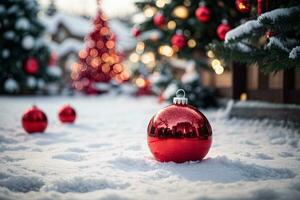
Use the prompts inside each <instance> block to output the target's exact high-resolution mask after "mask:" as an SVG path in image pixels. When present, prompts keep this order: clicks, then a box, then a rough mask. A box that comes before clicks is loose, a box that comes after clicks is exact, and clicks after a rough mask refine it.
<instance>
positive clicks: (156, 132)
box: [147, 89, 212, 163]
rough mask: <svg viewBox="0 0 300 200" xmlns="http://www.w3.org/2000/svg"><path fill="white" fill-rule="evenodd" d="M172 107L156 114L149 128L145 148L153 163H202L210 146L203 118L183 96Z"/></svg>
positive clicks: (210, 133) (176, 98)
mask: <svg viewBox="0 0 300 200" xmlns="http://www.w3.org/2000/svg"><path fill="white" fill-rule="evenodd" d="M180 91H183V90H182V89H181V90H178V91H177V93H176V97H175V98H174V99H173V105H170V106H167V107H166V108H164V109H162V110H161V111H159V112H158V113H157V114H156V115H154V117H152V119H151V120H150V122H149V125H148V130H147V133H148V146H149V148H150V151H151V153H152V154H153V156H154V157H155V159H156V160H158V161H161V162H169V161H173V162H177V163H182V162H186V161H196V160H202V159H203V158H204V157H205V156H206V154H207V153H208V151H209V149H210V146H211V143H212V130H211V126H210V124H209V122H208V120H207V119H206V117H205V116H204V115H203V114H202V113H201V112H199V111H198V110H197V109H196V108H194V107H192V106H190V105H188V100H187V98H185V93H183V95H179V94H178V93H179V92H180ZM183 92H184V91H183Z"/></svg>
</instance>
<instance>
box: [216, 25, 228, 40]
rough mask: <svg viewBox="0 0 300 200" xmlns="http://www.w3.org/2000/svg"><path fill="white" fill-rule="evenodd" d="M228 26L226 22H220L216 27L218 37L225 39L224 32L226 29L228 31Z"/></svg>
mask: <svg viewBox="0 0 300 200" xmlns="http://www.w3.org/2000/svg"><path fill="white" fill-rule="evenodd" d="M230 29H231V28H230V26H229V25H228V24H226V23H223V24H220V25H219V26H218V28H217V35H218V37H219V38H220V40H224V39H225V36H226V33H227V32H228V31H230Z"/></svg>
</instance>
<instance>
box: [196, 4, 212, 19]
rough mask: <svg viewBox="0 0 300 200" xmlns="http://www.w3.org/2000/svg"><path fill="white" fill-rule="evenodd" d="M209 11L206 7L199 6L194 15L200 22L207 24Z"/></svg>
mask: <svg viewBox="0 0 300 200" xmlns="http://www.w3.org/2000/svg"><path fill="white" fill-rule="evenodd" d="M210 14H211V12H210V9H209V8H207V7H206V6H200V7H199V8H197V10H196V12H195V15H196V17H197V19H198V20H199V21H200V22H203V23H205V22H208V21H209V20H210Z"/></svg>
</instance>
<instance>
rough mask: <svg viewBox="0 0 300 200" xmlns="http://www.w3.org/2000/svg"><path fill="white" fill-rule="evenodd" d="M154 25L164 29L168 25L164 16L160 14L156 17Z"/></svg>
mask: <svg viewBox="0 0 300 200" xmlns="http://www.w3.org/2000/svg"><path fill="white" fill-rule="evenodd" d="M153 23H154V24H155V26H158V27H162V26H164V25H165V24H166V18H165V16H164V15H163V14H161V13H158V14H156V15H155V16H154V18H153Z"/></svg>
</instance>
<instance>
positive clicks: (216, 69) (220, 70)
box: [214, 65, 224, 75]
mask: <svg viewBox="0 0 300 200" xmlns="http://www.w3.org/2000/svg"><path fill="white" fill-rule="evenodd" d="M214 70H215V72H216V74H218V75H220V74H223V72H224V67H223V66H222V65H217V66H216V67H215V68H214Z"/></svg>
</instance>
